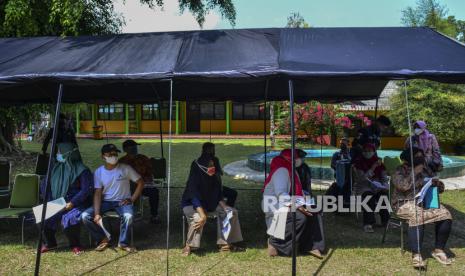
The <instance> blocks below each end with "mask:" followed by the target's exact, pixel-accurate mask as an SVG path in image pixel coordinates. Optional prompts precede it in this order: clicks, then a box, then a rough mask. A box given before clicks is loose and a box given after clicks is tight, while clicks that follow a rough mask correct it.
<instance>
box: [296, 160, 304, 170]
mask: <svg viewBox="0 0 465 276" xmlns="http://www.w3.org/2000/svg"><path fill="white" fill-rule="evenodd" d="M302 162H303V161H302V159H300V158H298V159H296V160H295V166H296V167H297V168H298V167H300V166H302Z"/></svg>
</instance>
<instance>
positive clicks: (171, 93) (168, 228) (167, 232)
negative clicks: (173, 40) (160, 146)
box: [166, 80, 173, 275]
mask: <svg viewBox="0 0 465 276" xmlns="http://www.w3.org/2000/svg"><path fill="white" fill-rule="evenodd" d="M172 106H173V80H170V104H169V107H170V112H169V117H170V118H169V119H170V125H169V130H168V180H167V189H166V190H167V196H166V275H169V255H170V254H169V253H170V199H171V194H170V186H171V143H172V139H173V137H172V133H171V119H172V117H173V108H172Z"/></svg>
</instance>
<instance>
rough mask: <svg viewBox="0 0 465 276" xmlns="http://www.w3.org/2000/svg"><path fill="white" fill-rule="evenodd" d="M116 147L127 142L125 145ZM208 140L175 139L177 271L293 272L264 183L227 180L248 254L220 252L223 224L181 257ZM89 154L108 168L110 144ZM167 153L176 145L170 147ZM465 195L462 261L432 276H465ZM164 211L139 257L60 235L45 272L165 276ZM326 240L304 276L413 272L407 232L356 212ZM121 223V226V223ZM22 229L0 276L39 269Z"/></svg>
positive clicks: (233, 155)
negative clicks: (185, 195) (271, 241)
mask: <svg viewBox="0 0 465 276" xmlns="http://www.w3.org/2000/svg"><path fill="white" fill-rule="evenodd" d="M111 142H113V143H115V144H117V145H118V146H120V145H121V143H122V140H112V141H111ZM140 142H141V143H143V145H142V146H141V149H140V152H142V153H144V154H146V155H148V156H160V144H159V143H158V140H141V141H140ZM203 142H205V141H203V140H174V141H173V144H172V153H171V156H172V168H171V172H172V186H173V187H175V188H173V189H171V206H170V212H171V217H170V220H171V223H170V225H171V235H170V251H169V269H170V272H171V273H172V274H174V275H200V274H202V275H220V274H222V275H289V274H290V272H291V258H285V257H277V258H269V257H268V256H267V255H266V250H265V248H266V246H265V245H266V238H265V222H264V216H263V214H262V212H261V210H260V200H261V191H260V188H261V186H262V185H261V184H259V183H253V182H248V181H242V180H235V179H233V178H231V177H228V176H225V177H224V179H223V181H224V184H225V185H227V186H230V187H235V188H237V189H238V190H239V198H238V201H237V206H236V207H237V208H238V210H239V215H240V219H241V225H242V231H243V236H244V238H245V242H246V245H247V251H246V252H241V253H230V254H227V253H218V252H217V250H216V246H215V240H216V237H215V235H216V234H215V231H216V228H215V223H209V224H207V227H206V229H205V234H204V239H203V241H202V243H203V244H202V246H203V249H202V250H201V251H199V252H198V253H197V254H194V255H191V256H189V257H182V256H181V246H182V244H181V243H182V236H181V231H182V230H181V229H182V224H181V210H180V196H181V193H182V187H183V186H184V183H185V181H186V177H187V175H188V170H189V167H190V162H191V161H192V160H193V159H194V158H196V156H198V154H199V152H200V148H201V144H202V143H203ZM213 142H215V143H216V144H217V155H218V156H219V158H220V160H221V162H222V164H223V165H225V164H227V163H229V162H232V161H237V160H241V159H245V158H246V156H247V155H248V154H252V153H257V152H261V151H263V141H261V140H216V141H213ZM79 143H80V148H81V152H82V156H83V158H84V160H85V162H86V164H87V165H88V166H89V167H91V168H92V169H95V168H97V167H98V166H99V165H100V164H101V160H100V156H99V152H100V146H101V145H103V144H104V143H105V142H104V141H92V140H80V141H79ZM24 147H25V149H27V150H29V151H38V150H39V149H40V146H39V145H38V144H34V143H24ZM165 155H166V156H167V155H168V146H167V145H165ZM31 171H32V163H31V162H29V163H22V164H17V165H16V166H15V170H14V172H15V173H16V172H31ZM464 198H465V191H450V192H445V193H444V194H443V195H442V198H441V200H442V202H443V203H444V204H447V205H448V206H449V209H450V210H451V211H452V212H453V216H454V219H455V221H454V229H453V235H452V236H451V238H450V240H449V243H448V246H449V247H450V251H451V252H450V253H451V254H453V256H455V258H456V261H455V263H454V264H453V265H452V266H450V267H444V266H442V265H440V264H438V263H436V262H435V261H434V260H433V259H431V258H429V259H428V273H429V274H431V275H439V274H441V275H465V250H464V248H463V247H464V242H465V223H464V222H465V214H464V213H465V201H464ZM160 204H161V206H160V213H161V214H162V223H161V224H160V225H151V224H148V223H146V222H144V221H141V222H137V223H136V224H135V246H136V247H137V248H138V250H139V251H138V252H137V253H135V254H129V255H128V254H126V253H123V252H120V251H116V250H113V249H109V250H106V251H105V252H102V253H98V252H94V251H92V250H91V249H89V248H86V249H88V251H86V252H85V253H84V254H83V255H81V256H79V257H75V256H73V255H72V254H71V253H70V252H68V248H67V244H66V240H65V238H64V236H63V235H62V234H59V236H58V238H59V243H60V249H59V250H58V251H57V252H53V253H47V254H44V255H43V256H42V268H41V269H42V270H41V272H42V274H43V275H76V274H97V275H111V274H120V275H127V274H133V275H161V274H165V271H166V256H167V255H166V250H165V244H166V222H167V218H166V215H164V214H165V213H166V204H167V191H166V190H162V191H161V200H160ZM324 220H325V230H326V233H325V234H326V241H327V247H328V249H329V251H328V254H327V257H326V259H325V260H323V261H320V260H316V259H314V258H312V257H309V256H299V257H298V260H297V266H298V274H299V275H311V274H322V275H349V274H356V275H411V274H412V273H415V271H414V270H413V269H412V268H411V265H410V254H409V253H408V252H407V253H405V254H404V255H402V254H401V253H400V247H399V246H400V235H399V229H394V230H392V231H390V233H389V234H388V237H387V242H386V243H385V244H384V245H383V244H381V243H380V241H381V235H382V229H381V228H376V229H375V231H376V233H374V234H364V233H363V232H362V229H361V222H360V221H356V219H355V216H354V215H346V216H335V215H333V214H325V216H324ZM114 224H116V223H114ZM19 229H20V228H19V224H18V223H16V222H14V221H12V222H9V223H7V222H5V221H1V222H0V231H1V234H0V275H30V274H31V273H33V270H34V260H35V247H36V242H37V236H36V235H37V231H36V229H35V227H34V226H33V225H31V226H29V227H27V229H26V233H27V235H26V244H25V245H24V246H23V245H21V242H20V234H19V233H20V232H19ZM82 241H83V244H84V245H85V246H86V247H88V239H87V233H86V232H85V231H83V233H82ZM433 242H434V233H433V232H432V227H427V234H426V236H425V242H424V256H428V252H430V251H431V249H432V245H433Z"/></svg>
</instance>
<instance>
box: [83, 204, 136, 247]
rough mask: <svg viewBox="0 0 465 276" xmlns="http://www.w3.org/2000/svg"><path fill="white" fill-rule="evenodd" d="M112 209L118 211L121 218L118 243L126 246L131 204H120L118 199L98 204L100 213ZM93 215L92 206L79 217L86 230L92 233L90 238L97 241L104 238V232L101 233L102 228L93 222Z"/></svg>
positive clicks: (131, 214) (131, 216) (131, 212)
mask: <svg viewBox="0 0 465 276" xmlns="http://www.w3.org/2000/svg"><path fill="white" fill-rule="evenodd" d="M112 210H114V211H116V213H118V215H119V216H120V218H121V223H120V233H119V245H121V246H128V245H129V230H130V227H131V225H132V219H133V206H132V205H124V206H120V205H119V201H102V205H101V206H100V212H101V214H104V213H106V212H108V211H112ZM94 215H95V211H94V207H90V208H89V209H87V210H85V211H84V212H83V213H82V215H81V219H82V222H83V223H84V225H85V226H86V228H87V230H89V232H90V234H91V235H92V238H93V239H94V240H96V241H98V242H101V241H102V240H103V239H104V238H105V234H104V233H103V230H102V228H100V226H98V225H97V224H96V223H94Z"/></svg>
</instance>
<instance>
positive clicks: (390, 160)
mask: <svg viewBox="0 0 465 276" xmlns="http://www.w3.org/2000/svg"><path fill="white" fill-rule="evenodd" d="M401 164H402V161H401V160H400V158H398V157H388V156H387V157H384V166H385V167H386V171H387V172H388V174H389V175H391V176H392V175H393V174H394V172H395V170H396V168H397V167H398V166H400V165H401ZM392 191H393V183H392V177H390V180H389V194H388V195H389V202H391V198H392ZM404 224H406V222H405V221H404V220H403V219H401V218H399V217H398V216H397V215H396V213H391V216H390V218H389V221H388V223H387V224H386V228H384V233H383V238H382V239H381V243H382V244H384V242H385V241H386V234H387V232H388V230H389V226H391V225H392V226H395V227H399V228H400V252H401V253H402V254H403V253H404V252H405V250H404Z"/></svg>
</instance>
